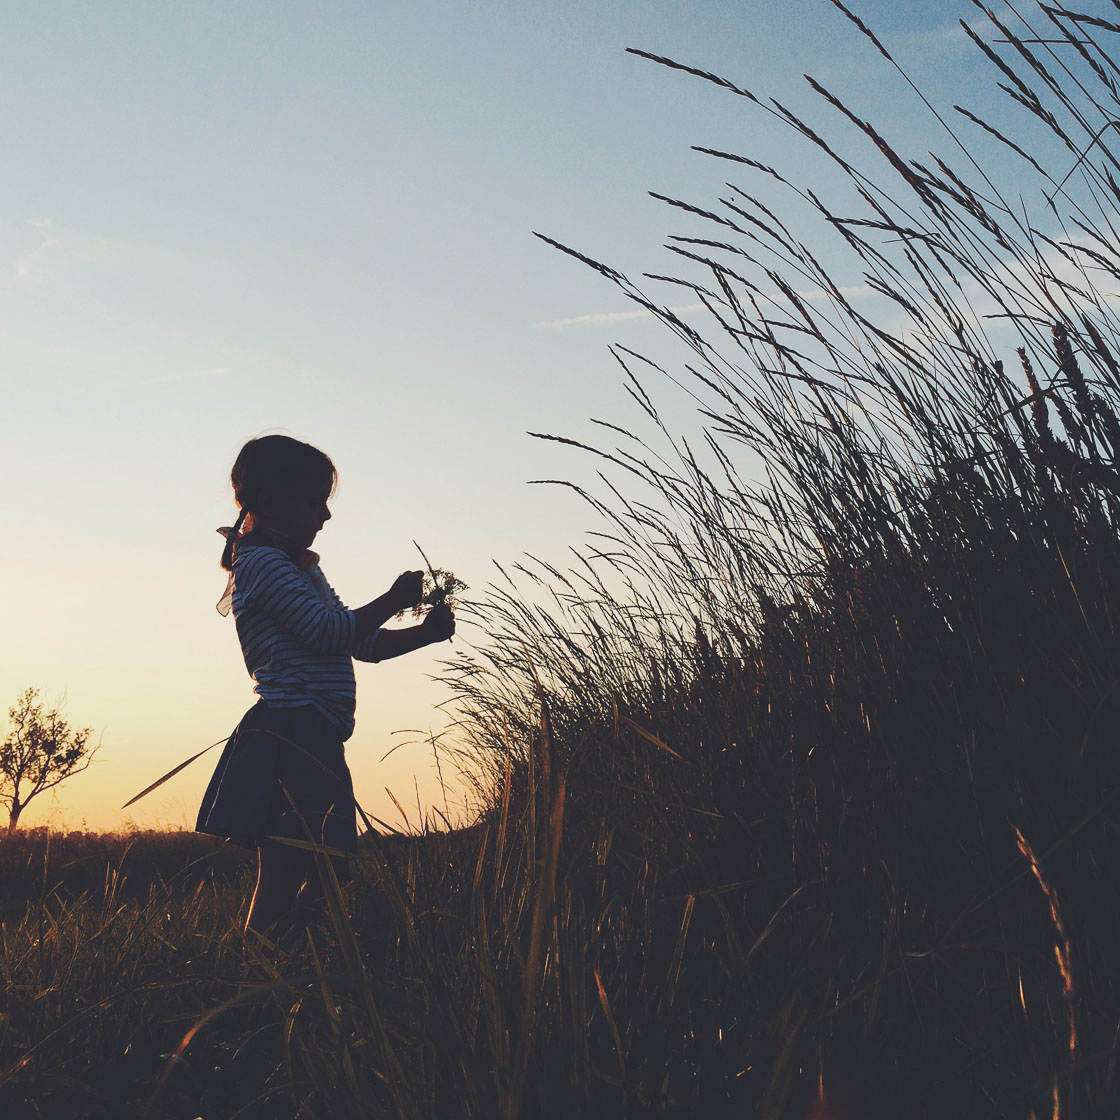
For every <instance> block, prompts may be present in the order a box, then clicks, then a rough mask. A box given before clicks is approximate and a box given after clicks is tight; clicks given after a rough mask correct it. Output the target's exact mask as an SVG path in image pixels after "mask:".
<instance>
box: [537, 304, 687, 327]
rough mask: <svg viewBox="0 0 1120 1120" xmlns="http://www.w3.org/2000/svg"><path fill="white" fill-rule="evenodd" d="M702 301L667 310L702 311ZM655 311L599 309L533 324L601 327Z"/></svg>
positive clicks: (674, 312) (645, 315) (539, 325)
mask: <svg viewBox="0 0 1120 1120" xmlns="http://www.w3.org/2000/svg"><path fill="white" fill-rule="evenodd" d="M703 309H704V305H703V304H702V303H686V304H683V305H681V306H680V307H670V308H668V309H667V310H669V311H671V312H672V313H673V314H674V315H683V314H685V313H687V312H689V311H702V310H703ZM651 318H653V312H652V311H650V310H648V309H647V308H644V307H643V308H640V309H638V310H635V311H597V312H592V313H591V314H590V315H573V316H572V317H571V318H569V319H545V320H543V321H542V322H540V323H534V324H533V326H534V327H537V328H539V329H543V330H552V331H559V330H563V329H564V328H565V327H601V326H604V325H606V324H610V323H629V322H631V321H632V320H634V319H651Z"/></svg>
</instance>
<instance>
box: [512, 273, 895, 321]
mask: <svg viewBox="0 0 1120 1120" xmlns="http://www.w3.org/2000/svg"><path fill="white" fill-rule="evenodd" d="M839 291H840V294H841V295H843V296H844V297H845V298H846V299H852V298H858V297H859V296H866V295H871V294H873V293H872V289H871V288H870V287H868V285H867V284H841V285H840V287H839ZM797 296H798V298H799V299H802V300H804V301H805V302H806V303H809V302H812V301H815V300H822V299H830V298H831V293H829V292H827V291H826V290H825V289H824V288H812V289H807V290H805V291H799V292H798V293H797ZM666 310H668V311H671V312H672V313H673V314H674V315H685V314H687V313H688V312H691V311H703V310H704V304H702V303H685V304H681V305H680V306H677V307H669V308H667V309H666ZM653 317H654V313H653V312H652V311H650V310H648V309H647V308H644V307H642V308H638V309H636V310H634V311H595V312H591V313H590V314H588V315H573V316H571V318H568V319H544V320H543V321H541V322H539V323H534V324H533V326H534V327H536V328H538V329H541V330H554V331H559V330H565V329H566V328H568V327H601V326H608V325H610V324H611V323H629V322H632V321H633V320H635V319H651V318H653Z"/></svg>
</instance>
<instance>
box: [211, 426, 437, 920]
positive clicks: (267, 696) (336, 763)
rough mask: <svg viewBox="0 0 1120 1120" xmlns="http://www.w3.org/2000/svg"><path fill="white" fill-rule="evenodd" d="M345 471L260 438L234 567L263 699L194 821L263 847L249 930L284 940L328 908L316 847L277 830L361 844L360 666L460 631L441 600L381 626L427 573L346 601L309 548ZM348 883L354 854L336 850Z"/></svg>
mask: <svg viewBox="0 0 1120 1120" xmlns="http://www.w3.org/2000/svg"><path fill="white" fill-rule="evenodd" d="M337 477H338V476H337V472H336V471H335V468H334V464H333V463H332V462H331V460H330V459H329V458H328V457H327V456H326V455H325V454H323V452H322V451H319V450H318V449H317V448H315V447H312V446H311V445H310V444H307V443H301V442H300V441H298V440H295V439H291V438H290V437H288V436H281V435H271V436H262V437H261V438H259V439H252V440H250V441H249V442H248V443H247V444H245V446H244V447H243V448H242V449H241V452H240V454H239V455H238V456H237V461H236V462H235V463H234V464H233V470H232V472H231V474H230V481H231V482H232V484H233V493H234V498H235V499H236V502H237V505H238V506H239V507H240V511H241V512H240V513H239V514H238V517H237V521H236V523H235V524H234V525H233V526H232V527H231V528H228V529H220V530H219V532H220V533H222V534H223V535H224V536H225V537H226V545H225V550H224V551H223V553H222V561H221V563H222V567H223V568H225V569H226V570H227V571H228V572H229V580H228V583H227V587H226V594H225V595H224V596H223V597H222V600H221V601H220V602H219V603H218V610H219V611H221V613H222V614H226V613H228V611H229V609H230V606H232V608H233V616H234V619H235V621H236V624H237V636H238V639H239V640H240V642H241V651H242V653H243V654H244V657H245V667H246V668H247V669H248V670H249V675H250V676H251V677H252V678H253V682H254V684H253V690H254V692H256V694H257V695H258V696H259V697H260V699H259V700H258V701H257V703H256V704H255V705H254V706H253V707H252V708H250V709H249V711H248V712H246V713H245V715H244V717H243V718H242V720H241V722H240V723H239V724H238V725H237V727H236V729H235V730H234V732H233V734H232V735H231V736H230V738H229V741H228V742H227V743H226V747H225V750H224V751H223V753H222V757H221V759H220V760H219V762H218V765H217V767H216V769H215V770H214V776H213V777H212V778H211V779H210V784H209V786H208V787H207V790H206V793H205V795H204V796H203V799H202V806H201V808H200V809H199V813H198V821H197V824H196V826H195V827H196V829H197V831H199V832H206V833H210V834H212V835H215V836H224V837H226V838H227V839H229V840H232V841H234V842H235V843H240V844H243V845H246V846H250V847H256V849H257V853H258V861H259V871H258V875H257V883H256V888H255V889H254V891H253V896H252V901H251V903H250V906H249V913H248V917H247V919H246V923H245V928H246V930H247V931H248V930H253V931H254V932H256V933H258V934H267V935H268V936H270V937H271V938H273V939H275V938H277V937H282V936H285V935H289V934H292V933H294V932H296V931H298V929H299V927H300V925H301V924H303V923H305V922H306V920H308V919H310V918H311V917H313V916H314V914H315V913H316V912H319V911H321V909H322V904H323V883H322V882H321V880H320V877H319V875H318V872H317V865H316V863H315V857H314V853H313V852H311V851H308V850H305V849H299V848H296V847H293V846H291V845H288V844H284V843H282V842H279V841H277V840H276V839H273V838H274V837H281V838H289V839H298V840H311V841H314V842H315V843H316V844H319V845H322V846H324V847H327V848H331V849H334V850H335V851H336V852H338V853H352V852H353V851H354V850H355V848H356V844H357V829H356V826H355V819H354V790H353V785H352V783H351V779H350V771H349V769H348V767H347V765H346V758H345V754H344V750H343V743H345V741H346V740H347V739H348V738H349V737H350V734H351V733H352V732H353V730H354V701H355V688H354V665H353V658H357V659H358V660H359V661H384V660H385V659H386V658H390V657H399V656H400V655H401V654H403V653H408V652H410V651H411V650H414V649H419V648H421V647H422V646H426V645H428V644H429V643H431V642H439V641H442V640H444V639H446V638H449V637H450V636H451V635H452V634H453V633H454V631H455V618H454V614H453V612H452V610H451V608H450V607H449V606H448V605H447V604H446V603H441V604H439V605H438V606H436V607H433V608H432V610H431V611H430V612H429V613H428V614H427V615H426V616H425V618H424V620H423V621H422V622H421V623H420V624H419V625H416V626H410V627H407V628H404V629H397V630H385V629H382V624H383V623H385V622H386V621H388V619H390V618H392V617H393V616H394V615H395V614H397V613H398V612H400V611H402V610H405V609H407V608H410V607H414V606H416V605H417V604H419V602H420V599H421V596H422V593H423V573H421V572H418V571H415V572H404V573H402V574H401V575H400V576H398V577H397V579H396V580H395V581H394V583H393V585H392V587H390V588H389V590H388V591H386V592H385V594H384V595H381V596H379V597H378V598H376V599H373V600H371V601H370V602H368V603H366V605H365V606H363V607H358V608H357V609H356V610H348V609H347V608H346V607H345V606H343V604H342V602H341V601H340V600H339V598H338V596H337V595H336V594H335V593H334V591H333V590H332V588H331V587H330V585H329V584H328V583H327V581H326V580H325V579H324V578H323V573H322V572H321V571H320V569H319V557H318V555H317V554H316V553H314V552H312V551H310V545H311V543H312V541H314V539H315V535H316V534H317V533H318V532H319V530H320V529H322V527H323V525H324V523H325V522H326V521H327V520H329V518H330V516H331V514H330V510H329V509H328V508H327V500H328V499H329V498H330V496H331V494H332V493H333V491H334V486H335V483H336V481H337ZM331 858H332V859H333V861H334V866H335V871H336V874H337V875H338V877H339V881H340V882H342V883H346V882H349V878H350V876H349V863H348V860H347V859H346V858H345V856H340V855H333V856H332V857H331Z"/></svg>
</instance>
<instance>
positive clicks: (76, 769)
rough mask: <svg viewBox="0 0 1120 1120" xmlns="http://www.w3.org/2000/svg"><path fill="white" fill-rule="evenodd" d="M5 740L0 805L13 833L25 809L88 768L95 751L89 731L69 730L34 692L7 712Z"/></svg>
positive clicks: (0, 747) (29, 691) (1, 750)
mask: <svg viewBox="0 0 1120 1120" xmlns="http://www.w3.org/2000/svg"><path fill="white" fill-rule="evenodd" d="M8 724H9V729H8V736H7V738H6V739H5V740H4V742H3V745H0V805H5V806H7V809H8V831H9V832H13V831H14V830H15V828H16V825H17V824H18V823H19V818H20V814H21V813H22V812H23V810H24V809H26V808H27V805H28V803H29V802H30V801H31V800H32V799H33V798H35V797H38V796H39V794H40V793H42V792H43V791H44V790H48V789H53V788H54V787H55V786H57V785H58V784H59V783H60V782H64V781H65V780H66V779H67V778H69V777H72V776H73V775H74V774H80V773H81V772H82V771H83V770H84V769H85V768H86V767H87V766H88V765H89V764H90V762H91V760H92V759H93V756H94V754H95V753H96V752H97V749H98V746H100V744H97V745H96V746H91V745H90V741H89V738H90V735H92V734H93V732H92V730H91V729H90V728H88V727H83V728H81V729H78V730H76V729H74V728H71V726H70V724H69V723H68V722H67V721H66V720H65V719H63V717H62V714H61V713H60V712H59V711H58V709H57V708H46V707H45V705H44V704H43V702H42V701H41V700H40V699H39V690H38V689H37V688H28V689H26V690H25V691H24V692H23V693H22V694H21V695H20V697H19V699H18V700H17V701H16V703H15V704H14V705H12V707H10V708H9V709H8Z"/></svg>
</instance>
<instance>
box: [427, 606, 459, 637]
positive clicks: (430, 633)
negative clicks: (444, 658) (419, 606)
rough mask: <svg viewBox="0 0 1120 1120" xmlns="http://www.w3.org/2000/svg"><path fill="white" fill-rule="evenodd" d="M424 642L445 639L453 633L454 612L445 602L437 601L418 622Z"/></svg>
mask: <svg viewBox="0 0 1120 1120" xmlns="http://www.w3.org/2000/svg"><path fill="white" fill-rule="evenodd" d="M420 629H421V630H422V631H423V633H424V640H425V642H428V643H431V642H442V641H446V640H447V639H448V638H450V637H451V635H452V634H454V633H455V612H454V611H453V610H452V609H451V607H450V606H449V605H448V604H447V603H437V604H436V605H435V606H434V607H432V609H431V610H430V611H428V613H427V614H426V615H425V616H424V621H423V622H421V623H420Z"/></svg>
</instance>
